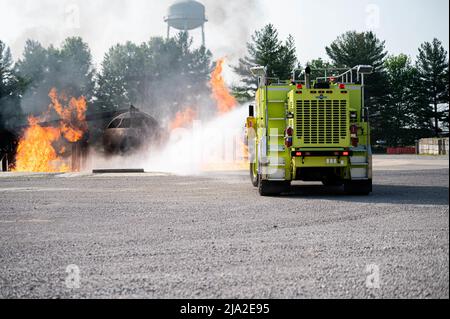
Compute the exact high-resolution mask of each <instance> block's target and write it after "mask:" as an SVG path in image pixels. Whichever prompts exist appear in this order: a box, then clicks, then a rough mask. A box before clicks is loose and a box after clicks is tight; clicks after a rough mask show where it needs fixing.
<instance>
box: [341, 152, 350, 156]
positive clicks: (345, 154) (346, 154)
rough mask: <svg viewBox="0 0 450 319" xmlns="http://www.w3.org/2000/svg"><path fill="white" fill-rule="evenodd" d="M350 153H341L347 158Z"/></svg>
mask: <svg viewBox="0 0 450 319" xmlns="http://www.w3.org/2000/svg"><path fill="white" fill-rule="evenodd" d="M349 155H350V153H349V152H342V156H349Z"/></svg>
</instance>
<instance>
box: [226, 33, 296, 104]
mask: <svg viewBox="0 0 450 319" xmlns="http://www.w3.org/2000/svg"><path fill="white" fill-rule="evenodd" d="M247 51H248V52H247V55H246V56H245V57H244V58H241V59H240V60H239V65H238V66H237V67H235V68H234V70H235V72H236V73H237V74H238V75H239V76H240V78H241V82H242V84H243V86H237V87H235V88H234V93H235V95H236V96H237V97H238V98H239V99H240V100H250V99H251V98H252V97H253V96H254V92H255V90H256V85H257V79H256V78H255V76H254V75H252V74H251V72H250V69H251V68H252V67H254V66H257V65H260V66H265V67H267V72H268V76H269V77H274V78H279V79H281V80H288V79H290V78H291V72H292V70H293V69H294V68H295V67H296V66H297V56H296V49H295V41H294V38H293V37H292V36H289V37H288V39H287V40H286V41H285V42H284V43H283V42H282V41H280V40H279V36H278V31H277V30H276V28H275V27H274V26H273V25H272V24H268V25H266V26H265V27H264V28H262V29H261V30H258V31H256V32H255V33H254V35H253V36H252V40H251V41H250V42H249V43H247Z"/></svg>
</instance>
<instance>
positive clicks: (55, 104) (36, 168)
mask: <svg viewBox="0 0 450 319" xmlns="http://www.w3.org/2000/svg"><path fill="white" fill-rule="evenodd" d="M49 97H50V100H51V102H52V104H50V105H49V110H48V112H47V114H49V113H50V111H51V110H54V111H55V112H56V113H57V114H58V116H59V117H60V120H59V121H58V125H57V126H56V127H43V126H42V125H40V124H39V123H40V122H42V121H43V119H42V118H36V117H32V116H31V117H29V119H28V125H29V126H28V128H27V129H26V130H25V131H24V134H23V136H22V138H21V139H20V141H19V145H18V148H17V155H16V164H15V167H14V169H13V171H15V172H43V173H57V172H68V171H70V170H71V169H72V165H69V164H68V162H67V161H66V160H65V159H64V158H63V155H64V153H65V152H66V144H67V143H68V142H69V143H75V142H78V141H80V140H81V139H82V138H83V135H84V133H85V132H86V131H87V123H86V110H87V104H86V99H85V98H84V97H81V98H78V99H76V98H70V99H68V98H67V97H66V96H65V95H64V94H61V96H60V97H58V92H57V91H56V89H52V90H51V91H50V93H49ZM62 103H66V104H67V105H66V106H64V105H63V104H62ZM43 117H44V118H45V117H46V116H45V115H44V116H43Z"/></svg>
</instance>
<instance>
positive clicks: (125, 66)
mask: <svg viewBox="0 0 450 319" xmlns="http://www.w3.org/2000/svg"><path fill="white" fill-rule="evenodd" d="M212 69H213V63H212V54H211V52H210V51H209V50H207V49H206V48H204V47H200V48H194V47H193V45H192V39H191V38H189V36H188V34H187V33H185V32H181V33H179V34H178V35H176V36H175V37H173V38H171V39H163V38H161V37H155V38H151V39H150V40H149V41H148V42H145V43H141V44H135V43H132V42H127V43H125V44H117V45H115V46H113V47H111V48H110V49H109V50H108V52H107V53H106V54H105V56H104V58H103V61H102V62H101V65H100V68H99V70H98V71H97V70H96V69H95V67H94V64H93V61H92V55H91V51H90V49H89V46H88V44H87V43H85V42H83V40H82V39H81V38H80V37H71V38H67V39H66V40H65V41H64V42H63V43H62V45H61V46H60V47H59V48H58V47H54V46H53V45H50V46H49V47H44V46H42V44H41V43H39V42H37V41H34V40H28V41H27V42H26V45H25V48H24V51H23V55H22V57H21V58H20V59H19V60H18V61H17V62H14V61H13V58H12V56H11V51H10V49H9V48H8V47H7V46H6V45H5V44H4V43H3V42H1V41H0V131H1V130H2V129H3V130H4V129H8V130H12V131H14V130H16V129H17V128H20V127H21V126H23V125H26V120H27V119H26V116H28V115H30V114H32V115H38V114H42V113H43V112H45V111H46V110H47V106H48V104H49V98H48V94H49V91H50V89H51V88H53V87H55V88H57V89H58V91H59V92H64V94H65V95H67V96H75V97H79V96H84V97H85V98H86V99H87V101H88V103H89V108H88V114H87V115H88V117H89V115H96V116H97V117H98V116H99V115H100V117H101V114H106V115H105V121H107V120H109V119H110V117H111V114H113V113H114V112H115V111H120V110H125V109H127V108H129V107H130V105H134V106H136V107H138V108H140V109H142V110H143V111H146V112H148V113H150V114H151V115H153V116H154V117H155V118H157V119H158V120H163V119H164V118H165V117H168V116H169V115H170V114H174V113H175V112H177V111H179V110H181V109H183V108H185V107H193V106H196V105H205V104H206V103H205V101H209V99H210V90H209V88H208V79H209V74H210V72H211V71H212ZM200 111H201V110H200ZM207 111H208V110H205V112H207ZM105 124H107V123H105V122H101V121H100V123H97V125H92V123H91V125H90V134H91V137H92V136H95V137H100V136H101V133H102V130H103V128H104V127H105Z"/></svg>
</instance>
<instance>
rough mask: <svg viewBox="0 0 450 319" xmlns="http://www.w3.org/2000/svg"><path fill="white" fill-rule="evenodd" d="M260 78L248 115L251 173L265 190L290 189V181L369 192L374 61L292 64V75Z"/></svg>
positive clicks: (258, 71) (261, 71) (259, 72)
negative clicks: (369, 96) (344, 65)
mask: <svg viewBox="0 0 450 319" xmlns="http://www.w3.org/2000/svg"><path fill="white" fill-rule="evenodd" d="M252 72H253V73H254V74H255V76H257V77H258V89H257V92H256V101H255V106H250V110H249V117H248V118H247V124H246V131H247V143H248V146H249V153H250V157H249V158H250V177H251V181H252V183H253V185H254V186H256V187H258V190H259V192H260V194H261V195H262V196H266V195H277V194H281V193H285V192H289V189H290V186H291V183H292V182H293V181H297V180H299V181H320V182H322V183H323V184H324V185H326V186H344V188H345V191H346V192H347V193H350V194H361V195H368V194H369V193H371V192H372V151H371V146H370V145H371V144H370V125H369V114H368V109H367V108H366V107H365V106H364V76H365V75H366V74H370V73H371V72H372V67H370V66H363V65H360V66H356V67H354V68H351V69H327V70H311V69H310V68H309V67H307V68H306V69H305V70H299V69H295V70H293V71H292V79H291V80H289V81H280V80H279V79H274V78H268V77H267V76H266V74H267V70H266V68H264V67H256V68H253V69H252ZM312 73H314V74H319V73H323V76H320V77H317V78H315V79H311V74H312Z"/></svg>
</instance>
